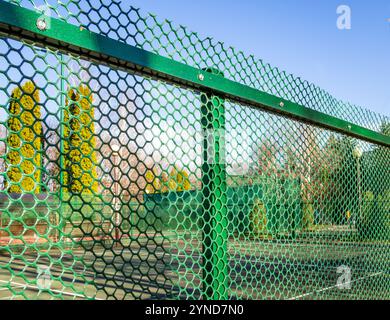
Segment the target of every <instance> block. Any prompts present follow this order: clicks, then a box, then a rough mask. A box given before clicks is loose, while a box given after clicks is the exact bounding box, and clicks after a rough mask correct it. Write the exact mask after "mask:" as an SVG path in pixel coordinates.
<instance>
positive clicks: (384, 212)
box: [357, 191, 390, 240]
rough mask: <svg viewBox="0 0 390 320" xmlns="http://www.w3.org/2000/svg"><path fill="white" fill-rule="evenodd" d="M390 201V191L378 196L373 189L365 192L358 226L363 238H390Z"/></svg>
mask: <svg viewBox="0 0 390 320" xmlns="http://www.w3.org/2000/svg"><path fill="white" fill-rule="evenodd" d="M389 201H390V191H385V192H384V193H383V194H382V195H378V196H377V197H375V195H374V193H373V192H371V191H368V192H366V193H365V194H364V196H363V199H362V206H361V215H360V216H359V219H358V226H357V227H358V231H359V234H360V236H361V237H362V238H364V239H371V240H372V239H389V238H390V220H389V218H390V216H389V212H390V210H389V209H390V205H389Z"/></svg>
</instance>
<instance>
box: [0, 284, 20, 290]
mask: <svg viewBox="0 0 390 320" xmlns="http://www.w3.org/2000/svg"><path fill="white" fill-rule="evenodd" d="M12 287H13V288H19V287H23V285H17V286H16V285H13V286H12ZM5 290H9V288H0V291H5Z"/></svg>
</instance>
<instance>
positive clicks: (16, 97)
mask: <svg viewBox="0 0 390 320" xmlns="http://www.w3.org/2000/svg"><path fill="white" fill-rule="evenodd" d="M9 114H10V116H9V119H8V121H7V125H8V129H9V131H8V137H7V145H8V146H9V147H12V148H16V150H10V149H9V150H8V153H7V159H6V163H7V181H6V186H7V187H8V192H11V193H26V192H28V193H39V192H40V187H39V184H40V182H41V169H40V167H41V149H42V139H41V135H42V123H41V120H40V118H41V109H40V106H39V91H38V89H36V87H35V85H34V83H33V82H31V81H28V82H26V83H25V84H24V85H23V86H22V87H21V88H19V87H17V88H15V89H14V91H13V92H12V96H11V103H10V106H9ZM26 175H31V176H26Z"/></svg>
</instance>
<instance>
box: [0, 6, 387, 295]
mask: <svg viewBox="0 0 390 320" xmlns="http://www.w3.org/2000/svg"><path fill="white" fill-rule="evenodd" d="M8 2H12V3H14V4H16V5H19V6H22V7H25V8H28V9H31V10H35V11H37V10H38V12H43V13H44V14H45V15H46V16H51V18H52V19H61V20H63V21H65V22H66V23H70V24H73V25H76V26H80V27H83V28H85V29H88V30H90V31H92V32H95V33H98V34H101V35H104V36H107V37H110V38H112V39H115V40H119V41H121V42H124V43H126V44H128V45H133V46H136V47H139V48H142V49H144V50H148V51H151V52H154V53H157V54H159V55H161V56H165V57H168V58H170V59H172V60H176V61H179V62H182V63H185V64H187V65H190V66H193V67H196V68H198V69H201V70H203V71H204V72H205V73H207V72H208V73H213V74H215V75H218V76H220V77H224V78H226V79H230V80H233V81H236V82H238V83H241V84H245V85H247V86H250V87H252V88H255V89H258V90H261V91H263V92H267V93H270V94H272V95H275V96H277V97H280V98H283V99H286V100H288V101H291V102H294V103H297V104H300V105H302V106H305V107H307V108H310V109H313V110H316V111H321V112H323V113H326V114H329V115H332V116H335V117H337V118H339V119H342V120H345V121H348V122H350V123H352V124H356V125H360V126H362V127H364V128H367V129H370V130H372V131H375V132H380V133H382V134H383V135H390V119H389V118H388V117H385V116H381V115H378V114H375V113H373V112H371V111H368V110H365V109H363V108H360V107H357V106H353V105H350V104H348V103H344V102H341V101H339V100H336V99H335V98H333V97H332V96H331V95H329V94H328V93H326V92H325V91H323V90H322V89H320V88H318V87H316V86H314V85H313V84H310V83H308V82H306V81H303V80H301V79H300V78H296V77H294V76H293V75H289V74H287V73H285V72H282V71H280V70H278V69H277V68H273V67H271V66H270V65H268V64H266V63H264V62H263V61H261V60H256V59H255V58H254V57H253V56H246V55H244V54H243V53H242V52H238V51H236V50H235V49H233V48H230V47H227V46H226V45H225V44H223V43H220V42H216V41H214V40H212V39H210V38H204V39H203V38H200V37H199V36H198V35H197V34H196V33H193V32H190V31H188V30H187V29H186V28H184V27H178V26H174V25H173V24H172V23H171V22H169V21H162V20H158V19H157V18H156V17H155V16H153V15H146V14H143V13H142V12H141V11H140V10H139V9H135V8H133V7H130V6H129V5H128V4H127V3H126V2H125V1H121V2H119V1H111V0H110V1H103V0H101V1H84V0H81V1H73V0H69V1H62V2H61V3H60V2H57V1H33V0H26V1H23V0H21V1H8ZM15 8H16V6H15ZM49 21H50V20H49ZM34 23H35V22H34ZM389 163H390V149H389V147H388V146H385V145H383V144H374V143H371V142H367V141H365V140H363V139H362V140H360V139H357V138H354V137H352V136H350V135H348V134H344V133H340V132H338V131H337V132H336V131H332V130H330V129H329V128H325V127H321V126H314V125H312V124H309V123H306V122H304V121H301V120H296V119H293V118H292V117H289V116H287V115H280V114H274V113H270V112H268V111H265V110H262V109H261V108H258V107H255V106H252V105H248V104H244V103H239V102H237V100H235V99H233V98H223V97H221V96H218V95H217V94H215V93H212V92H210V91H207V92H206V91H205V92H203V91H201V90H194V89H191V88H189V87H185V86H180V87H179V86H177V85H174V84H170V83H168V82H166V81H165V80H163V79H159V77H158V75H157V76H155V77H153V78H151V77H149V76H148V75H146V74H142V72H141V73H137V74H134V73H133V72H131V71H128V70H127V71H126V70H125V69H120V68H116V67H113V66H112V65H109V64H107V63H106V61H97V60H95V59H94V60H92V59H85V58H81V57H78V56H76V55H74V54H70V53H69V52H67V48H62V50H60V51H59V50H55V49H52V48H48V47H42V46H40V45H38V43H31V42H26V41H25V40H23V35H20V34H19V35H12V36H11V35H7V34H2V35H1V38H0V262H1V263H0V299H390V166H389Z"/></svg>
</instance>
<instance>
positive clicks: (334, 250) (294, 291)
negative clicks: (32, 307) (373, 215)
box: [0, 235, 390, 300]
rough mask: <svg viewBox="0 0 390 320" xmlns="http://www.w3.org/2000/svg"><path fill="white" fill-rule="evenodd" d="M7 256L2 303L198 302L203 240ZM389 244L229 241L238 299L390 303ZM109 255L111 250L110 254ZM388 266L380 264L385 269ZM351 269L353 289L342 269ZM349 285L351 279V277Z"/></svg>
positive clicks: (0, 259)
mask: <svg viewBox="0 0 390 320" xmlns="http://www.w3.org/2000/svg"><path fill="white" fill-rule="evenodd" d="M190 238H191V239H189V238H188V237H186V239H185V240H183V239H172V238H171V239H170V241H155V240H152V238H151V237H149V236H148V237H144V238H143V239H142V238H138V239H137V241H128V245H126V246H118V245H117V244H113V243H109V244H107V243H105V244H104V243H101V244H96V243H95V244H94V245H89V246H88V247H87V246H86V248H84V249H83V248H82V247H80V246H79V247H78V248H75V247H73V249H70V248H67V249H61V250H59V249H58V248H55V245H53V247H52V248H51V249H49V250H46V251H44V250H42V249H40V250H39V251H34V250H32V247H30V248H27V247H25V248H24V249H23V250H20V251H19V253H18V254H15V252H14V255H13V257H12V258H11V256H10V255H9V254H8V253H6V252H3V253H2V254H1V255H0V299H2V300H4V299H56V298H61V299H88V298H93V299H130V300H132V299H153V300H155V299H177V298H184V299H185V298H187V299H199V298H200V297H201V296H200V293H201V290H200V289H201V285H202V281H201V279H202V255H201V247H202V244H201V241H199V239H201V238H199V237H196V238H195V237H194V235H192V236H190ZM389 246H390V244H389V243H385V242H383V243H378V242H376V243H354V242H339V241H333V242H330V241H324V240H321V241H318V240H317V241H314V240H307V241H304V240H301V241H298V240H297V241H294V242H290V241H281V240H279V241H276V240H272V241H260V240H239V239H235V240H233V239H231V240H230V241H229V244H228V247H229V255H228V266H229V268H228V270H229V297H230V298H231V299H375V298H382V299H383V298H390V292H388V290H386V288H388V286H389V284H390V250H389ZM104 247H105V248H107V250H105V249H104ZM378 261H381V263H378ZM341 266H348V267H349V268H350V270H351V276H350V280H349V281H348V283H347V284H350V289H343V290H341V289H340V288H339V287H338V285H337V284H338V282H337V280H338V278H339V277H340V276H341V274H339V273H338V272H337V271H338V268H339V267H341ZM347 279H348V278H347Z"/></svg>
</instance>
